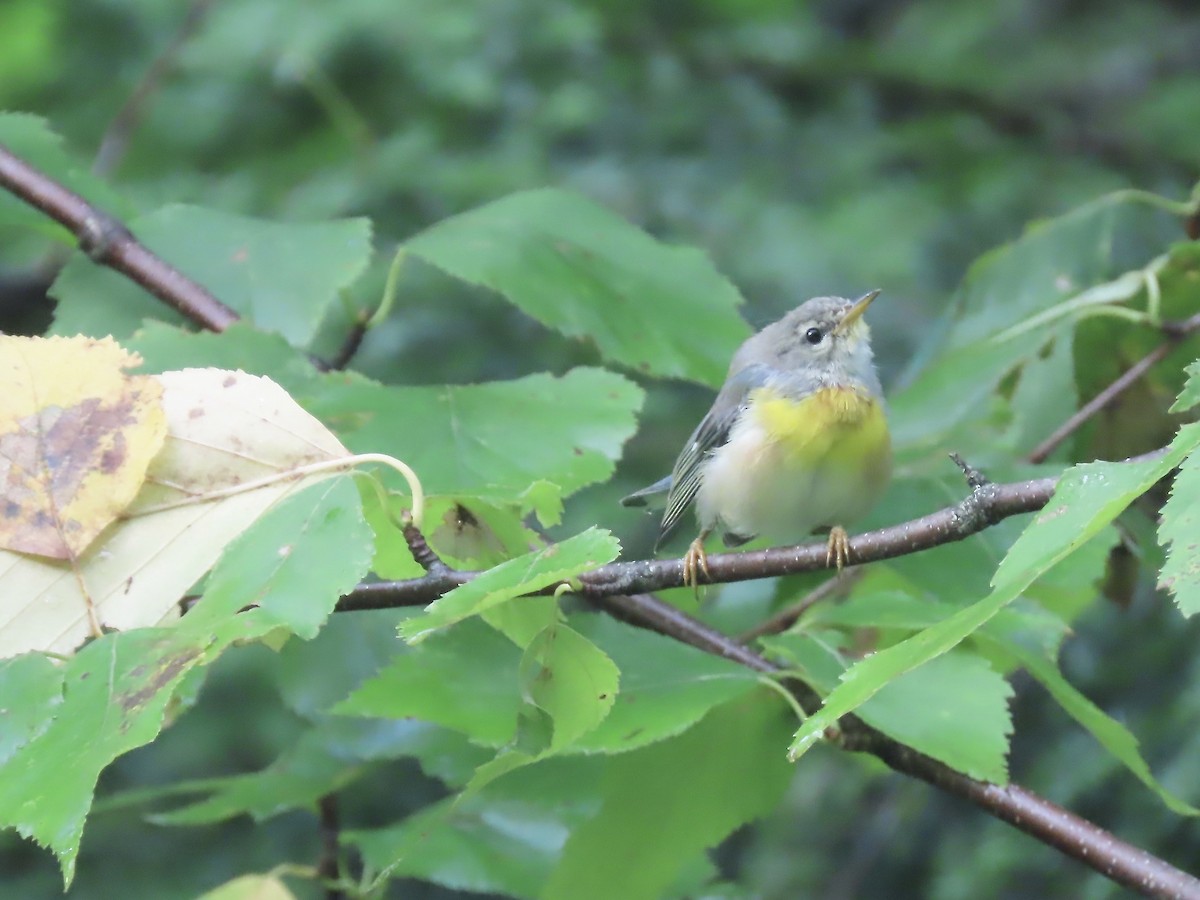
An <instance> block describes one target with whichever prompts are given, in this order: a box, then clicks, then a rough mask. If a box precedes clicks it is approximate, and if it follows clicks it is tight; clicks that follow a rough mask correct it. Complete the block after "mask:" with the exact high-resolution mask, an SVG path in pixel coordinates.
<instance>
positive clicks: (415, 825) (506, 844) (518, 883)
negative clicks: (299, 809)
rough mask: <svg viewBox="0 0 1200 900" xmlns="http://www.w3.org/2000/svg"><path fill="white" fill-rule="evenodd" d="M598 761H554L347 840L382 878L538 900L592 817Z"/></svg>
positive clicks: (600, 767) (356, 833)
mask: <svg viewBox="0 0 1200 900" xmlns="http://www.w3.org/2000/svg"><path fill="white" fill-rule="evenodd" d="M604 763H605V760H604V759H603V758H602V757H597V758H583V757H572V758H563V757H553V758H551V759H548V760H543V761H541V762H537V763H536V764H534V765H530V766H526V767H525V768H522V769H520V770H519V771H515V772H512V773H511V774H509V775H507V776H506V777H505V778H504V779H503V780H502V781H498V782H493V783H492V784H489V785H488V787H487V789H486V790H484V791H475V792H470V793H468V794H467V795H465V796H464V795H459V796H456V797H451V798H448V799H446V800H443V801H441V802H440V803H437V804H434V805H433V806H430V807H426V808H425V809H423V810H421V811H420V812H418V813H416V814H415V815H413V816H410V817H408V818H407V819H405V820H404V821H402V822H399V823H397V824H395V825H390V826H388V827H386V828H379V829H374V830H369V831H368V830H358V831H348V832H346V833H345V834H344V835H343V838H344V840H345V842H346V843H347V844H348V845H352V846H355V847H357V848H358V850H359V851H360V852H361V853H362V857H363V861H364V863H365V864H366V865H367V866H368V867H370V868H372V869H374V870H375V871H378V872H383V873H386V876H387V877H391V878H395V877H403V876H407V877H411V878H422V879H425V880H427V881H432V882H434V883H436V884H440V885H442V886H444V887H446V888H450V889H451V890H455V891H480V892H489V893H499V894H504V895H506V896H516V897H536V896H538V895H539V893H540V890H541V888H542V886H543V885H544V884H545V881H546V878H547V876H548V875H549V873H550V871H551V869H552V868H553V867H554V864H555V863H556V862H557V860H558V858H559V856H560V855H561V853H562V846H563V844H564V843H565V842H566V839H567V835H568V833H569V829H570V828H572V827H574V826H576V825H578V824H579V823H580V822H581V821H582V820H583V819H585V818H586V817H587V816H588V815H590V814H592V813H593V812H594V811H595V808H596V806H597V804H598V793H599V781H600V773H601V772H602V771H603V769H604Z"/></svg>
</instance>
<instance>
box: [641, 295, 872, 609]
mask: <svg viewBox="0 0 1200 900" xmlns="http://www.w3.org/2000/svg"><path fill="white" fill-rule="evenodd" d="M879 294H880V292H879V291H871V292H870V293H868V294H864V295H863V296H862V297H860V298H858V299H857V300H847V299H845V298H843V297H814V298H813V299H811V300H808V301H806V302H805V303H802V304H801V305H800V306H798V307H796V308H795V309H793V310H792V311H791V312H789V313H788V314H787V315H785V316H784V317H783V318H782V319H780V320H779V321H778V322H775V323H773V324H771V325H768V326H767V327H766V328H764V329H763V330H762V331H760V332H758V333H757V334H755V335H754V336H753V337H751V338H749V339H748V340H746V342H745V343H743V344H742V346H741V347H739V348H738V350H737V352H736V353H735V354H734V355H733V362H732V363H730V366H729V374H728V376H727V377H726V379H725V384H724V385H723V386H722V387H721V390H720V393H718V394H717V398H716V400H715V401H714V402H713V405H712V409H710V410H709V411H708V414H707V415H706V416H705V417H704V419H703V420H701V422H700V424H699V426H697V428H696V430H695V431H694V432H692V436H691V437H690V438H688V441H687V443H686V444H685V445H684V448H683V451H682V452H681V453H680V454H679V458H678V459H677V460H676V461H675V467H674V469H673V470H672V471H671V474H670V475H668V476H667V477H666V478H663V479H661V480H659V481H656V482H655V483H654V484H652V485H650V486H649V487H645V488H642V490H640V491H637V492H636V493H633V494H630V495H629V496H628V497H626V498H625V499H624V500H622V501H621V502H622V504H623V505H625V506H645V505H647V504H648V503H649V501H650V500H651V499H653V498H655V497H656V495H661V494H664V493H665V494H666V511H665V512H664V513H663V518H662V527H661V530H660V532H659V537H658V542H657V544H656V545H655V549H657V548H658V547H659V546H661V545H662V543H663V541H665V540H666V539H667V537H668V536H670V534H671V533H672V532H673V531H674V530H675V529H676V528H677V527H678V526H679V524H680V521H681V520H682V518H683V514H684V513H685V512H686V511H687V509H688V507H689V506H691V505H692V504H693V503H694V504H695V506H696V516H697V519H698V520H699V523H700V536H699V537H697V538H696V539H695V540H694V541H693V542H692V545H691V547H689V548H688V551H687V555H686V556H684V559H683V572H684V583H685V584H689V585H692V586H698V584H699V578H700V575H701V574H703V575H704V577H705V578H706V579H707V578H710V577H711V576H710V573H709V570H708V556H707V554H706V553H705V550H704V541H705V539H706V538H707V537H708V536H709V535H710V534H712V533H713V532H714V531H720V532H721V533H722V535H723V537H724V541H725V545H726V546H728V547H735V546H737V545H739V544H743V543H745V542H746V541H749V540H751V539H753V538H755V537H757V536H758V535H760V534H765V535H768V536H770V537H771V538H772V539H774V540H784V541H800V540H803V538H804V537H805V536H807V535H809V534H812V533H814V532H816V531H824V530H828V531H829V548H828V555H827V562H828V563H829V564H834V563H836V565H837V567H838V570H839V571H840V570H841V569H842V567H843V566H844V565H845V564H846V561H847V558H848V556H849V537H848V535H847V534H846V530H845V528H844V527H843V526H844V525H845V524H846V523H849V522H853V521H854V520H855V519H857V518H859V517H860V516H863V515H865V514H866V513H867V512H868V511H869V510H870V508H871V507H872V506H874V505H875V503H876V502H877V501H878V500H879V498H880V496H881V495H882V494H883V491H884V489H885V488H886V487H887V483H888V479H889V478H890V477H891V471H892V444H891V437H890V435H889V433H888V426H887V419H886V417H885V415H884V405H883V389H882V388H881V387H880V384H879V376H878V374H876V372H875V363H874V360H873V357H872V355H871V332H870V329H869V328H868V327H867V323H866V322H865V321H864V320H863V313H865V312H866V311H867V307H868V306H870V305H871V302H872V301H873V300H874V299H875V298H876V297H878V296H879Z"/></svg>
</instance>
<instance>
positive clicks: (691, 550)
mask: <svg viewBox="0 0 1200 900" xmlns="http://www.w3.org/2000/svg"><path fill="white" fill-rule="evenodd" d="M701 572H703V573H704V580H705V581H711V580H712V573H711V572H709V571H708V554H707V553H705V552H704V538H703V537H698V538H696V539H695V540H694V541H692V545H691V546H690V547H688V550H687V553H685V554H684V556H683V584H684V587H690V588H692V589H694V590H695V591H696V592H697V593H698V592H699V590H700V573H701Z"/></svg>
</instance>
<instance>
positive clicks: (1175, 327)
mask: <svg viewBox="0 0 1200 900" xmlns="http://www.w3.org/2000/svg"><path fill="white" fill-rule="evenodd" d="M1162 330H1163V333H1164V334H1165V335H1166V339H1165V340H1164V341H1163V342H1162V343H1161V344H1159V345H1158V346H1157V347H1155V348H1154V349H1153V350H1151V351H1150V352H1149V353H1147V354H1146V355H1145V356H1143V357H1142V358H1141V359H1139V360H1138V361H1137V362H1135V363H1134V364H1133V365H1132V366H1130V367H1129V368H1128V369H1126V370H1125V371H1124V372H1122V373H1121V374H1120V375H1119V376H1117V377H1116V378H1115V379H1114V380H1113V382H1112V383H1111V384H1110V385H1108V387H1106V388H1104V390H1102V391H1100V393H1098V394H1097V395H1096V396H1095V397H1093V398H1092V399H1091V400H1089V401H1088V402H1087V403H1085V404H1083V406H1081V407H1079V409H1077V410H1076V411H1075V412H1074V413H1073V414H1072V415H1071V417H1070V418H1069V419H1067V420H1066V421H1065V422H1063V423H1062V424H1061V425H1059V426H1058V428H1056V429H1055V430H1054V433H1053V434H1051V435H1050V436H1049V437H1048V438H1046V439H1045V440H1044V441H1042V442H1041V443H1040V444H1038V445H1037V446H1036V447H1035V448H1034V449H1033V450H1031V451H1030V452H1029V455H1028V456H1026V457H1025V458H1026V459H1027V460H1029V461H1030V462H1031V463H1040V462H1045V461H1046V458H1047V457H1049V456H1050V454H1051V453H1053V452H1054V451H1055V450H1056V449H1058V446H1059V445H1060V444H1061V443H1062V442H1063V441H1065V440H1066V439H1067V438H1069V437H1070V436H1071V435H1072V434H1074V433H1075V432H1076V431H1078V430H1079V428H1080V427H1081V426H1082V425H1083V424H1084V423H1085V422H1087V421H1088V420H1089V419H1091V418H1092V417H1093V416H1095V415H1096V414H1097V413H1099V412H1100V411H1101V410H1103V409H1105V408H1106V407H1107V406H1108V405H1109V404H1110V403H1112V402H1113V401H1114V400H1116V399H1117V398H1118V397H1119V396H1121V394H1123V393H1124V392H1125V391H1127V390H1129V388H1131V387H1132V386H1133V385H1134V384H1136V383H1137V380H1138V379H1139V378H1141V377H1142V376H1143V375H1145V374H1146V373H1147V372H1148V371H1149V370H1150V369H1152V368H1154V367H1155V366H1156V365H1158V364H1159V363H1160V362H1162V361H1163V360H1164V359H1166V358H1167V354H1169V353H1170V352H1171V351H1172V350H1174V349H1175V346H1176V344H1178V343H1179V342H1180V341H1182V340H1183V339H1184V338H1186V337H1188V336H1189V335H1191V334H1194V333H1195V332H1196V331H1198V330H1200V313H1197V314H1196V315H1194V316H1192V317H1191V318H1190V319H1184V320H1183V321H1182V322H1164V323H1163V325H1162Z"/></svg>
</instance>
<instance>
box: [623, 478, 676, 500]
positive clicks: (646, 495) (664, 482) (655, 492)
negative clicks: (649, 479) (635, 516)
mask: <svg viewBox="0 0 1200 900" xmlns="http://www.w3.org/2000/svg"><path fill="white" fill-rule="evenodd" d="M670 490H671V476H670V475H668V476H667V477H666V478H660V479H658V481H656V482H654V484H651V485H647V486H646V487H644V488H642V489H641V490H640V491H634V492H633V493H632V494H630V495H629V496H628V497H623V498H622V499H621V505H622V506H657V505H659V504H658V503H656V502H655V501H660V502H665V501H666V498H667V492H668V491H670Z"/></svg>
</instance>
